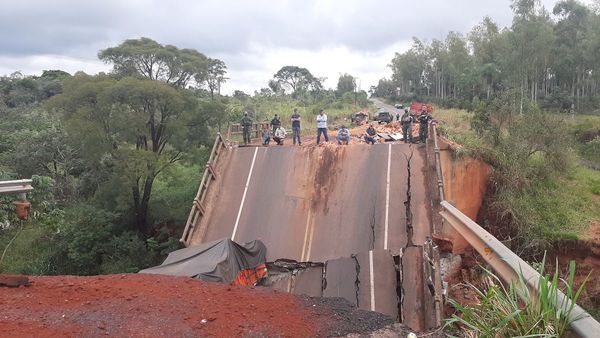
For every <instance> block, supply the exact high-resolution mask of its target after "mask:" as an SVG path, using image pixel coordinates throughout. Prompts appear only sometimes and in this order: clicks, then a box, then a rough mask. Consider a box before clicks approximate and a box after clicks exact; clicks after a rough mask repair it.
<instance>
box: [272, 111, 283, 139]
mask: <svg viewBox="0 0 600 338" xmlns="http://www.w3.org/2000/svg"><path fill="white" fill-rule="evenodd" d="M279 127H281V119H280V118H279V115H277V114H275V116H274V117H273V119H272V120H271V128H272V129H273V134H272V135H275V131H277V128H279Z"/></svg>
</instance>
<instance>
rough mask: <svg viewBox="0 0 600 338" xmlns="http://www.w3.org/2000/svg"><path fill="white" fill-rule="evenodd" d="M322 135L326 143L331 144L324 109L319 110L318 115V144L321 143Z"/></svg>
mask: <svg viewBox="0 0 600 338" xmlns="http://www.w3.org/2000/svg"><path fill="white" fill-rule="evenodd" d="M321 134H323V136H324V137H325V142H329V137H328V136H327V115H325V111H324V110H323V109H321V110H319V115H317V144H319V143H321Z"/></svg>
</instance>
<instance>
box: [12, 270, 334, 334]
mask: <svg viewBox="0 0 600 338" xmlns="http://www.w3.org/2000/svg"><path fill="white" fill-rule="evenodd" d="M29 280H30V281H31V286H29V287H25V286H21V287H16V288H9V287H0V309H2V310H1V312H0V337H75V336H76V337H100V336H104V337H132V336H135V337H205V336H208V337H241V336H253V337H254V336H261V337H264V336H278V337H309V336H315V335H317V333H318V332H319V331H320V330H321V329H322V327H323V325H322V323H323V322H322V319H320V318H318V316H321V315H322V313H320V314H319V313H318V312H316V311H315V310H313V309H312V308H308V306H307V305H306V303H305V302H303V301H302V300H301V299H299V298H297V297H295V296H293V295H290V294H286V293H280V292H275V291H272V290H267V289H259V288H250V287H239V286H228V285H223V284H212V283H205V282H202V281H199V280H196V279H191V278H185V277H169V276H159V275H136V274H124V275H106V276H93V277H75V276H56V277H29Z"/></svg>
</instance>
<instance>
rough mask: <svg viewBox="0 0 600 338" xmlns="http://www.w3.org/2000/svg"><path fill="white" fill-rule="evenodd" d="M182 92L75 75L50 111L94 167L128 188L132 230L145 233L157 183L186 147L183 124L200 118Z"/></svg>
mask: <svg viewBox="0 0 600 338" xmlns="http://www.w3.org/2000/svg"><path fill="white" fill-rule="evenodd" d="M195 102H196V101H195V100H193V99H192V97H191V94H190V93H189V92H187V91H184V90H181V89H176V88H173V87H172V86H169V85H167V84H164V83H161V82H158V81H152V80H146V79H137V78H122V79H120V80H116V79H113V78H110V77H108V76H103V75H99V76H94V77H91V76H87V75H77V76H75V77H73V78H72V79H69V80H67V81H65V88H64V92H63V94H60V95H57V96H55V97H53V98H52V100H51V101H50V102H49V107H51V108H55V109H58V110H60V111H62V112H63V113H64V120H65V126H66V130H67V132H68V134H69V136H70V137H71V138H73V139H74V140H76V141H75V142H76V143H78V144H80V145H81V147H82V153H83V154H85V155H83V156H86V157H87V158H88V159H89V160H91V161H93V162H92V163H96V164H97V165H102V164H103V163H104V164H106V163H111V165H110V166H109V167H110V168H111V170H113V176H115V177H119V178H120V179H121V180H122V181H123V182H124V184H127V185H128V186H129V189H130V192H131V201H132V207H133V210H134V212H135V224H136V228H137V229H138V230H140V231H143V232H146V231H147V230H148V220H147V216H148V206H149V202H150V197H151V195H152V186H153V184H154V180H155V179H156V177H157V176H158V175H159V174H160V173H161V172H162V171H163V170H164V169H165V168H166V167H168V166H169V165H170V164H172V163H174V162H176V161H178V160H180V158H181V151H182V149H184V148H185V147H186V145H188V142H189V139H188V137H187V135H188V134H187V128H186V126H187V124H186V122H187V121H189V120H191V119H193V116H194V115H196V114H198V113H199V112H198V111H197V110H196V106H195Z"/></svg>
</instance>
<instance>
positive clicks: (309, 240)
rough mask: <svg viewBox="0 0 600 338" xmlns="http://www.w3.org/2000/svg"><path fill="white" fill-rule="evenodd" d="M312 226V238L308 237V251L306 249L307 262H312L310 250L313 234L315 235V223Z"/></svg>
mask: <svg viewBox="0 0 600 338" xmlns="http://www.w3.org/2000/svg"><path fill="white" fill-rule="evenodd" d="M309 224H310V236H308V249H306V261H307V262H308V261H310V250H311V249H312V241H313V234H314V233H315V222H311V223H309Z"/></svg>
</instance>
